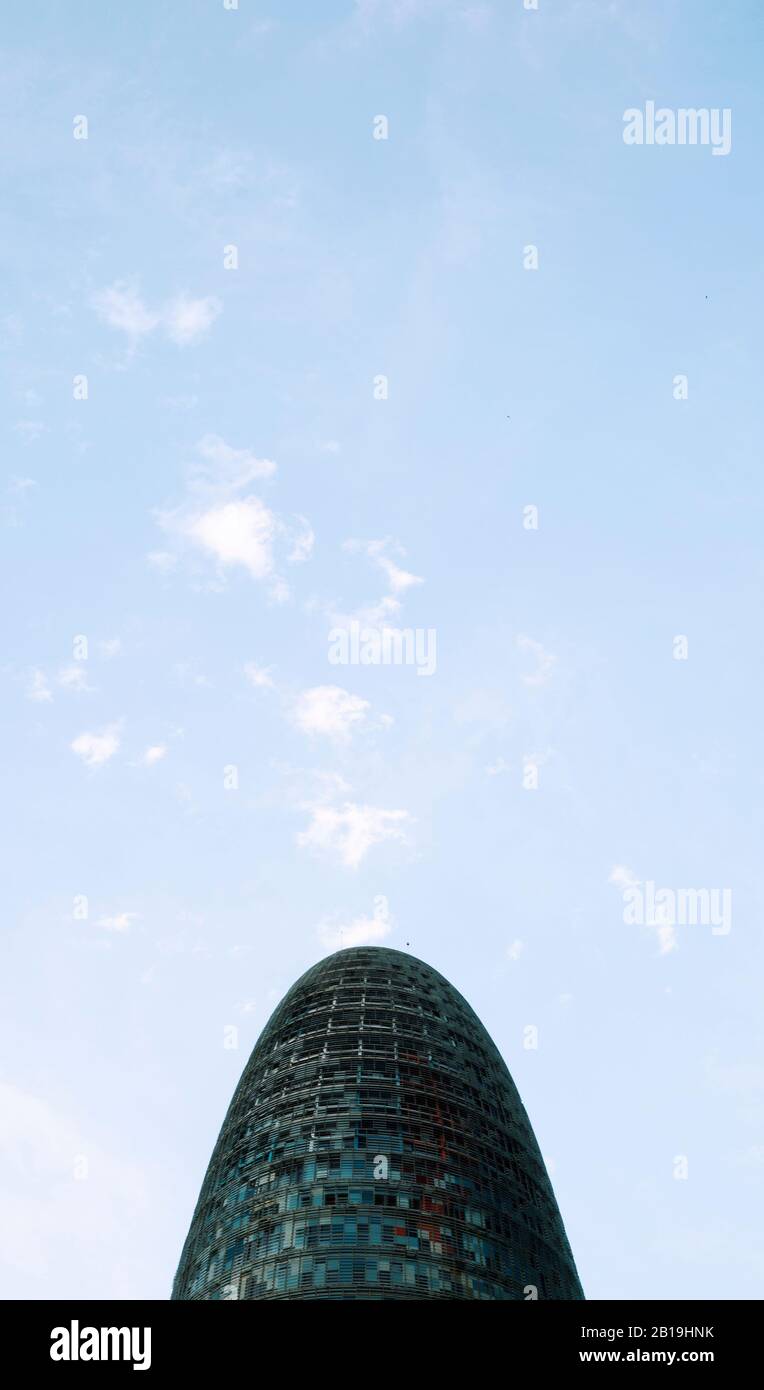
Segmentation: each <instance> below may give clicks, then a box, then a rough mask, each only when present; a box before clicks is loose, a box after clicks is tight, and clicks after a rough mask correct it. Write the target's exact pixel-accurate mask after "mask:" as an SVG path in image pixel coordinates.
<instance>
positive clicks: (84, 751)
mask: <svg viewBox="0 0 764 1390" xmlns="http://www.w3.org/2000/svg"><path fill="white" fill-rule="evenodd" d="M119 731H120V725H119V724H109V725H107V726H106V728H105V729H101V731H100V733H93V734H90V733H85V734H79V735H78V736H77V738H75V739H74V741H73V742H72V743H71V745H70V747H71V749H72V752H73V753H76V754H77V755H78V757H80V758H82V761H83V762H84V763H85V765H86V766H87V767H100V766H101V765H102V764H103V763H107V762H108V761H109V758H113V756H114V754H115V753H116V751H117V749H118V748H119V743H120V737H119Z"/></svg>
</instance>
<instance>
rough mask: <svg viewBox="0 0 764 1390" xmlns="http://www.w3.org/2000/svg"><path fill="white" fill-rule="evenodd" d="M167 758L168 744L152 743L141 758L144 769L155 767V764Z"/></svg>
mask: <svg viewBox="0 0 764 1390" xmlns="http://www.w3.org/2000/svg"><path fill="white" fill-rule="evenodd" d="M166 756H167V744H166V743H152V744H151V745H150V747H148V748H147V749H146V751H145V753H144V754H143V756H142V758H141V762H142V763H143V765H144V767H153V766H154V764H155V763H158V762H161V760H162V758H165V757H166Z"/></svg>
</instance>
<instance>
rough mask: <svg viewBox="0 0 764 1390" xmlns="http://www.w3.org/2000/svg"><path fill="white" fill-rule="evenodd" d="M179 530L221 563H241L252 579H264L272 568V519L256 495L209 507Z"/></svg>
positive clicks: (273, 519) (226, 564) (273, 527)
mask: <svg viewBox="0 0 764 1390" xmlns="http://www.w3.org/2000/svg"><path fill="white" fill-rule="evenodd" d="M181 529H182V531H183V533H184V534H185V535H186V536H188V537H189V538H190V539H191V540H192V541H195V542H196V544H197V545H201V546H202V547H203V548H204V549H205V550H207V551H209V552H210V554H212V555H214V557H215V559H216V560H217V561H218V562H219V563H220V564H221V565H223V566H231V565H243V567H244V568H245V569H246V570H248V571H249V573H250V574H251V575H252V577H253V579H265V578H267V577H268V576H269V575H270V574H271V572H272V570H273V536H274V531H275V518H274V515H273V513H272V512H271V511H269V510H268V508H267V507H266V506H265V504H264V503H263V502H261V501H260V499H259V498H258V497H245V498H242V499H241V500H240V501H238V502H226V503H225V504H224V505H223V506H221V507H212V508H210V510H209V511H207V512H202V514H201V515H200V516H196V517H192V518H190V519H189V520H187V521H185V522H184V523H183V524H182V526H181Z"/></svg>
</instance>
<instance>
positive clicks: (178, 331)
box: [163, 294, 223, 347]
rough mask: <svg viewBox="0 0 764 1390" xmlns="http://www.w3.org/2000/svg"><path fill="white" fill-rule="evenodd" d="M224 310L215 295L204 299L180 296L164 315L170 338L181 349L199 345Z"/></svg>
mask: <svg viewBox="0 0 764 1390" xmlns="http://www.w3.org/2000/svg"><path fill="white" fill-rule="evenodd" d="M222 309H223V306H222V304H221V303H220V300H219V299H217V298H216V297H215V296H214V295H207V296H205V298H203V299H190V298H189V297H188V295H186V294H180V295H178V297H177V299H175V300H173V302H172V304H170V305H168V307H167V308H166V309H165V311H164V314H163V321H164V325H165V330H166V332H167V336H168V338H171V339H172V341H173V342H174V343H177V344H178V346H179V347H188V345H189V344H190V343H198V342H199V339H200V338H203V337H204V335H205V333H207V332H209V330H210V328H211V327H212V325H213V323H214V322H215V319H216V318H217V317H218V315H219V314H220V313H221V312H222Z"/></svg>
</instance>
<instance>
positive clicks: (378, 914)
mask: <svg viewBox="0 0 764 1390" xmlns="http://www.w3.org/2000/svg"><path fill="white" fill-rule="evenodd" d="M392 929H393V919H392V917H391V916H390V909H389V907H388V904H387V899H386V898H378V899H377V901H376V902H375V904H374V912H373V915H372V916H371V917H368V916H365V915H362V916H360V917H354V918H353V919H352V921H350V922H346V923H343V922H338V921H337V920H336V918H324V920H323V921H322V922H319V924H318V927H317V928H316V933H317V935H318V939H319V941H320V942H321V945H322V946H324V947H325V948H326V950H327V951H341V950H343V949H346V948H347V947H349V946H374V945H377V944H378V943H379V942H380V941H384V940H385V937H387V936H389V935H390V932H391V931H392Z"/></svg>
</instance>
